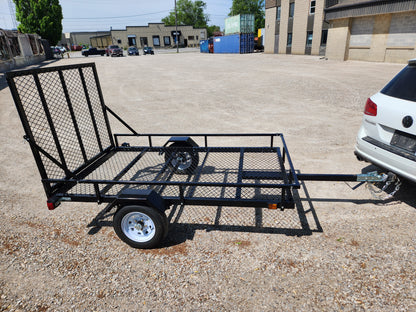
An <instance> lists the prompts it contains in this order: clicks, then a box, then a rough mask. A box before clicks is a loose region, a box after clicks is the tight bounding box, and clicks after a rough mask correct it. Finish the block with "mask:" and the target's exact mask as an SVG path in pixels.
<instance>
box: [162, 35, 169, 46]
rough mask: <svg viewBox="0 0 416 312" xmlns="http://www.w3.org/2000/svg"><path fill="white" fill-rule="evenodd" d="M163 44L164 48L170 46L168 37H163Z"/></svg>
mask: <svg viewBox="0 0 416 312" xmlns="http://www.w3.org/2000/svg"><path fill="white" fill-rule="evenodd" d="M163 43H164V44H165V46H170V36H164V37H163Z"/></svg>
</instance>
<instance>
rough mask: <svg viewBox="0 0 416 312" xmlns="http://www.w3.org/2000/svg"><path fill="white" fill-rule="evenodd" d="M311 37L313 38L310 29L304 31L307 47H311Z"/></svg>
mask: <svg viewBox="0 0 416 312" xmlns="http://www.w3.org/2000/svg"><path fill="white" fill-rule="evenodd" d="M312 38H313V32H312V31H308V32H307V33H306V46H307V47H311V46H312Z"/></svg>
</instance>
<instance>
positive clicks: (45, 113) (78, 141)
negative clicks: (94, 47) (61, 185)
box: [7, 63, 114, 196]
mask: <svg viewBox="0 0 416 312" xmlns="http://www.w3.org/2000/svg"><path fill="white" fill-rule="evenodd" d="M7 81H8V83H9V86H10V89H11V91H12V95H13V98H14V101H15V104H16V107H17V110H18V112H19V115H20V118H21V121H22V124H23V128H24V130H25V133H26V136H25V138H26V139H27V140H28V141H29V143H30V144H31V147H32V152H33V155H34V157H35V160H36V162H37V165H38V168H39V171H40V174H41V177H42V179H43V180H47V179H64V178H70V177H74V176H75V175H76V173H77V172H79V171H81V170H82V169H83V168H85V167H86V166H88V165H89V164H91V163H92V162H93V161H94V160H95V159H97V158H99V157H100V156H102V155H103V153H105V152H106V151H108V150H109V149H111V148H112V147H114V142H113V139H112V135H111V131H110V127H109V123H108V119H107V113H106V109H105V105H104V101H103V96H102V93H101V89H100V85H99V82H98V76H97V71H96V68H95V64H94V63H90V64H82V65H70V66H61V67H59V68H56V67H51V68H44V69H34V70H29V71H16V72H10V73H7ZM44 186H45V190H46V192H47V195H48V196H50V195H51V192H52V191H53V189H54V183H47V182H46V183H44Z"/></svg>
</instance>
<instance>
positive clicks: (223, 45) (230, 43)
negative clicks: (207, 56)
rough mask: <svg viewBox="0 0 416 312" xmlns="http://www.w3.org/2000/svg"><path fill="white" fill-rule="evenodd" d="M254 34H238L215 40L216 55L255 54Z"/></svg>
mask: <svg viewBox="0 0 416 312" xmlns="http://www.w3.org/2000/svg"><path fill="white" fill-rule="evenodd" d="M253 52H254V34H236V35H229V36H223V37H215V38H214V53H240V54H243V53H253Z"/></svg>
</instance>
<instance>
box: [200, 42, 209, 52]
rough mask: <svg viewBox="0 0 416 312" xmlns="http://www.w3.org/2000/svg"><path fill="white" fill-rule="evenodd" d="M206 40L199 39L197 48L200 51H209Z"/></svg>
mask: <svg viewBox="0 0 416 312" xmlns="http://www.w3.org/2000/svg"><path fill="white" fill-rule="evenodd" d="M208 42H209V41H208V40H201V41H200V42H199V50H200V51H201V53H209V48H208Z"/></svg>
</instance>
